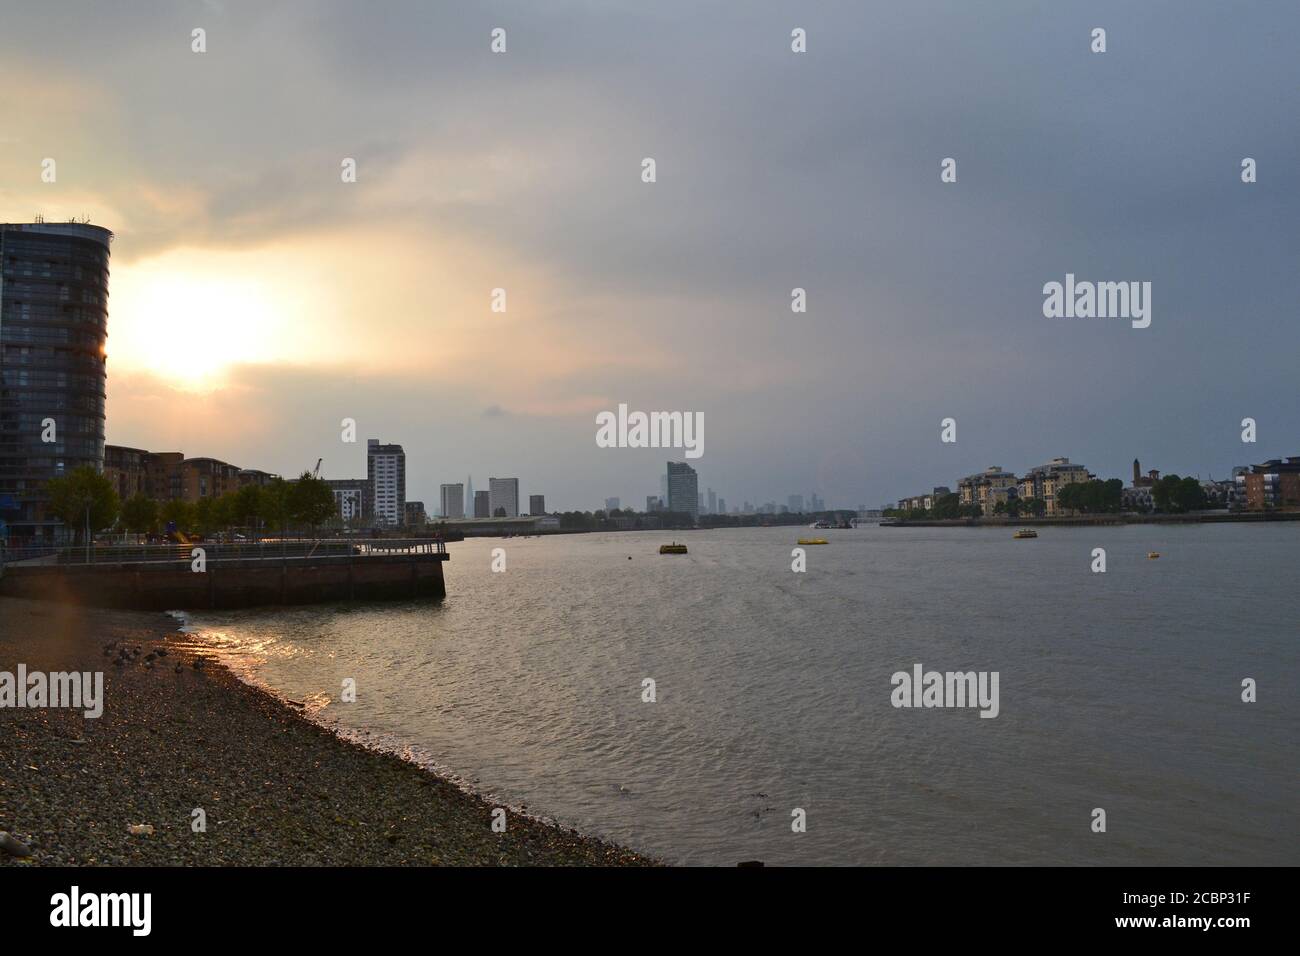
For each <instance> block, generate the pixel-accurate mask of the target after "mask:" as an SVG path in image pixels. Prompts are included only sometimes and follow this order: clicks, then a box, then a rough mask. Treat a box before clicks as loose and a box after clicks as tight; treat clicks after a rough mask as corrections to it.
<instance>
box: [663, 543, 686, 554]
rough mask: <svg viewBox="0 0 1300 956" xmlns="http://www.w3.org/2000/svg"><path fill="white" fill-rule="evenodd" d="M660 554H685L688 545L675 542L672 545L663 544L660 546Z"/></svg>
mask: <svg viewBox="0 0 1300 956" xmlns="http://www.w3.org/2000/svg"><path fill="white" fill-rule="evenodd" d="M659 553H660V554H685V553H686V545H684V544H678V543H677V542H676V541H674V542H673V543H672V544H661V545H659Z"/></svg>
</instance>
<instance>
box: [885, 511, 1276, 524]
mask: <svg viewBox="0 0 1300 956" xmlns="http://www.w3.org/2000/svg"><path fill="white" fill-rule="evenodd" d="M1279 521H1283V522H1285V521H1300V511H1274V512H1224V513H1216V512H1194V513H1192V514H1171V515H1164V514H1161V515H1138V514H1105V515H1069V516H1065V517H1058V518H1030V517H1027V516H1023V515H1022V516H1021V517H1019V518H1007V517H1003V516H998V517H984V518H884V519H882V520H881V521H880V522H878V525H879V527H881V528H1010V527H1017V528H1021V527H1023V528H1029V527H1039V526H1044V527H1052V526H1055V527H1062V528H1069V527H1095V526H1098V525H1131V524H1272V523H1274V522H1279Z"/></svg>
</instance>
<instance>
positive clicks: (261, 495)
mask: <svg viewBox="0 0 1300 956" xmlns="http://www.w3.org/2000/svg"><path fill="white" fill-rule="evenodd" d="M257 501H258V510H259V512H260V514H261V517H262V519H263V520H264V521H266V523H267V524H269V525H270V526H271V527H273V528H277V529H279V531H280V534H281V536H283V535H284V531H285V529H286V528H287V527H288V526H289V483H288V482H287V481H285V480H284V479H283V478H281V477H279V476H278V475H277V476H276V477H274V478H272V479H271V480H270V481H268V482H267V483H266V484H265V485H263V486H262V487H261V488H259V489H258V496H257Z"/></svg>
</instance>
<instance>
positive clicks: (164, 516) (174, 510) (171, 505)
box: [159, 498, 194, 531]
mask: <svg viewBox="0 0 1300 956" xmlns="http://www.w3.org/2000/svg"><path fill="white" fill-rule="evenodd" d="M159 518H160V519H161V520H162V522H163V524H169V525H171V524H174V525H175V526H176V530H177V531H189V530H190V529H191V528H193V527H194V508H193V507H192V506H191V505H190V503H189V502H188V501H182V500H181V499H180V498H173V499H172V500H171V501H168V502H167V503H166V504H164V505H163V506H162V513H161V514H160V515H159Z"/></svg>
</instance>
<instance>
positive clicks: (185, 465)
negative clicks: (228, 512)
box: [181, 458, 240, 502]
mask: <svg viewBox="0 0 1300 956" xmlns="http://www.w3.org/2000/svg"><path fill="white" fill-rule="evenodd" d="M239 471H240V468H239V466H238V465H231V464H228V463H227V462H224V461H218V460H217V459H215V458H186V459H185V461H184V462H182V463H181V497H182V498H184V499H185V500H186V501H189V502H195V501H202V500H203V499H204V498H220V497H221V496H222V495H224V494H226V492H229V491H238V490H239Z"/></svg>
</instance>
